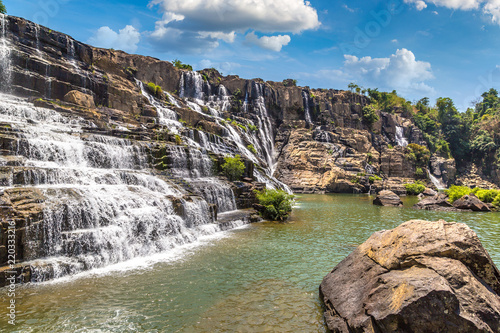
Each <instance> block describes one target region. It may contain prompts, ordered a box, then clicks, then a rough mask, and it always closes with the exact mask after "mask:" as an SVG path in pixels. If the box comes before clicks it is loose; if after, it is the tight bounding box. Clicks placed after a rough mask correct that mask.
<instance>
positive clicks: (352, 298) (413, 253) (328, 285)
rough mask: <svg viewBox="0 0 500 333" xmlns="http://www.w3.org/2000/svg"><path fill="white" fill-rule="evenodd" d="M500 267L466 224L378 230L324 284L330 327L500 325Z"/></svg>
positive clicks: (474, 328) (470, 328)
mask: <svg viewBox="0 0 500 333" xmlns="http://www.w3.org/2000/svg"><path fill="white" fill-rule="evenodd" d="M499 295H500V272H499V271H498V269H497V268H496V267H495V265H494V263H493V262H492V260H491V258H490V256H489V255H488V253H487V252H486V250H485V249H484V248H483V247H482V246H481V243H480V241H479V239H478V237H477V236H476V234H475V233H474V232H473V231H472V230H471V229H470V228H469V227H467V226H466V225H465V224H458V223H448V222H445V221H442V220H441V221H437V222H427V221H409V222H406V223H403V224H402V225H400V226H399V227H397V228H396V229H393V230H389V231H380V232H377V233H375V234H373V235H372V236H371V237H370V238H369V239H368V240H367V241H366V242H365V243H363V244H362V245H360V246H359V247H358V248H357V249H356V250H355V251H354V252H353V253H351V254H350V255H349V256H348V257H347V258H346V259H344V260H343V261H342V262H341V263H340V264H338V265H337V267H335V268H334V269H333V270H332V272H331V273H329V274H328V275H327V276H326V277H325V278H324V280H323V282H322V283H321V286H320V297H321V299H322V301H323V302H324V305H325V310H326V311H325V321H326V324H327V326H328V328H329V329H330V330H331V331H332V332H345V333H348V332H387V333H388V332H399V333H405V332H408V333H409V332H443V333H460V332H463V333H465V332H491V333H493V332H499V331H500V296H499Z"/></svg>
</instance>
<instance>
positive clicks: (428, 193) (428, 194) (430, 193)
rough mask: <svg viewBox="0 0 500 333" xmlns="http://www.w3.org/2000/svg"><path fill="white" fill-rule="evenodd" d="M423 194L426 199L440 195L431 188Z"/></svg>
mask: <svg viewBox="0 0 500 333" xmlns="http://www.w3.org/2000/svg"><path fill="white" fill-rule="evenodd" d="M422 194H423V195H424V196H426V197H434V196H436V195H438V193H437V192H436V191H434V190H432V189H430V188H428V187H427V188H426V189H425V191H424V192H422Z"/></svg>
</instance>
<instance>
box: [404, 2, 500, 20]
mask: <svg viewBox="0 0 500 333" xmlns="http://www.w3.org/2000/svg"><path fill="white" fill-rule="evenodd" d="M404 2H405V3H408V4H414V5H415V6H416V8H417V9H418V10H423V9H425V8H427V4H429V3H430V4H434V5H435V6H437V7H446V8H450V9H455V10H479V9H481V10H482V11H483V13H484V14H486V15H488V16H490V18H491V22H492V23H496V24H499V25H500V0H404ZM433 13H434V14H436V15H437V14H438V12H436V11H433Z"/></svg>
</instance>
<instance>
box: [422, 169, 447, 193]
mask: <svg viewBox="0 0 500 333" xmlns="http://www.w3.org/2000/svg"><path fill="white" fill-rule="evenodd" d="M427 175H428V176H429V179H430V180H431V182H432V183H433V184H434V186H436V188H437V189H438V190H446V188H447V186H446V184H445V183H444V182H443V180H442V179H439V178H437V177H436V176H434V175H433V174H432V173H431V172H430V171H429V170H427Z"/></svg>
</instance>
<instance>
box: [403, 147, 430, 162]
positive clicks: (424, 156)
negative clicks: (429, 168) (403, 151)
mask: <svg viewBox="0 0 500 333" xmlns="http://www.w3.org/2000/svg"><path fill="white" fill-rule="evenodd" d="M406 148H407V149H408V151H409V152H410V153H409V155H411V156H412V157H413V156H415V162H416V163H417V165H418V166H425V165H427V164H428V163H429V159H430V158H431V152H430V151H429V149H427V147H424V146H421V145H418V144H416V143H410V144H409V145H408V146H407V147H406Z"/></svg>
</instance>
